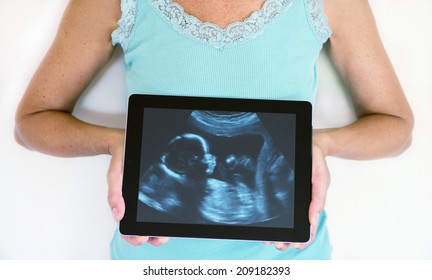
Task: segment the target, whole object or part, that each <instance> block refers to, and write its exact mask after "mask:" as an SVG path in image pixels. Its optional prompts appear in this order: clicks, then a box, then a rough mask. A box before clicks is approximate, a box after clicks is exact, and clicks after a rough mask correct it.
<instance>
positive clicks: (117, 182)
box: [107, 156, 125, 222]
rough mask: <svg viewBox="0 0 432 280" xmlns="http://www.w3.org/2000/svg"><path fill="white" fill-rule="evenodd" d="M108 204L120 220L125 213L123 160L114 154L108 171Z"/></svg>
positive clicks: (117, 219)
mask: <svg viewBox="0 0 432 280" xmlns="http://www.w3.org/2000/svg"><path fill="white" fill-rule="evenodd" d="M107 181H108V204H109V205H110V207H111V211H112V215H113V218H114V220H115V221H116V222H119V221H120V220H121V219H122V218H123V216H124V213H125V203H124V199H123V194H122V181H123V161H122V160H120V159H117V158H116V157H114V156H113V158H112V159H111V162H110V166H109V168H108V173H107Z"/></svg>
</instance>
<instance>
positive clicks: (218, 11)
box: [173, 0, 266, 28]
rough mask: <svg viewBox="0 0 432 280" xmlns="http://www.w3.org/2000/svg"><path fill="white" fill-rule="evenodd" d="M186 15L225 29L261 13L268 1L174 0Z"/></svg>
mask: <svg viewBox="0 0 432 280" xmlns="http://www.w3.org/2000/svg"><path fill="white" fill-rule="evenodd" d="M173 2H176V3H178V4H179V5H180V6H181V7H182V8H183V9H184V10H185V12H186V13H188V14H190V15H192V16H194V17H196V18H197V19H199V20H200V21H202V22H210V23H213V24H215V25H217V26H219V27H220V28H225V27H226V26H227V25H229V24H230V23H233V22H241V21H244V20H245V19H246V18H248V17H249V16H250V15H251V14H252V13H253V12H256V11H259V10H260V9H261V8H262V7H263V4H264V3H265V2H266V0H174V1H173Z"/></svg>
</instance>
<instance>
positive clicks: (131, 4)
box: [111, 0, 137, 50]
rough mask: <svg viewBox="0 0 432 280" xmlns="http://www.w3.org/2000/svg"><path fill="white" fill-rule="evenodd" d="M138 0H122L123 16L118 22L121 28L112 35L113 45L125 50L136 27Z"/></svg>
mask: <svg viewBox="0 0 432 280" xmlns="http://www.w3.org/2000/svg"><path fill="white" fill-rule="evenodd" d="M136 6H137V5H136V0H122V1H121V11H122V16H121V18H120V20H119V21H118V25H119V27H118V28H117V29H116V30H114V32H113V33H112V34H111V38H112V44H113V45H116V44H120V45H121V46H122V48H123V49H124V50H126V49H127V46H128V42H129V37H130V36H131V34H132V31H133V29H134V26H135V18H136V9H137V8H136Z"/></svg>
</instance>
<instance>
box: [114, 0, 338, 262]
mask: <svg viewBox="0 0 432 280" xmlns="http://www.w3.org/2000/svg"><path fill="white" fill-rule="evenodd" d="M121 8H122V18H121V19H120V21H119V28H118V29H116V30H115V31H114V32H113V34H112V41H113V44H115V45H116V44H118V45H120V46H121V47H122V49H123V51H124V60H125V69H126V86H127V89H126V92H127V96H129V95H131V94H133V93H141V94H146V93H151V94H161V95H182V96H209V97H236V98H260V99H278V100H306V101H309V102H311V103H312V104H313V103H314V101H315V94H316V90H317V76H316V60H317V58H318V56H319V53H320V51H321V49H322V45H323V43H324V42H325V41H326V40H327V39H328V38H329V36H330V34H331V30H330V28H329V26H328V24H327V18H326V16H325V14H324V11H323V5H322V0H267V1H266V2H265V4H264V5H263V7H262V8H261V9H260V10H259V11H256V12H254V13H253V14H251V15H250V17H249V18H247V19H246V20H244V21H242V22H236V23H232V24H230V25H228V26H227V27H226V28H224V29H221V28H219V27H218V26H216V25H214V24H211V23H206V22H201V21H200V20H199V19H197V18H195V17H193V16H191V15H189V14H187V13H186V12H185V11H184V10H183V9H182V7H181V6H180V5H179V4H177V3H175V2H173V1H171V0H122V5H121ZM325 221H326V216H325V213H324V212H323V213H322V214H321V217H320V223H319V228H318V232H317V237H316V239H315V241H314V242H313V243H312V244H311V245H310V246H308V247H307V248H306V249H304V250H296V249H288V250H287V251H285V252H280V251H278V250H276V249H275V248H273V247H272V246H266V245H263V244H262V243H261V242H246V241H228V240H206V239H182V238H171V239H170V241H169V242H168V243H167V244H165V245H163V246H160V247H153V246H151V245H148V244H145V245H142V246H139V247H135V246H132V245H129V244H127V243H126V242H125V241H124V240H123V239H122V238H121V237H120V235H119V234H118V232H116V234H115V235H114V238H113V240H112V243H111V257H112V258H113V259H328V258H330V256H331V245H330V242H329V238H328V232H327V228H326V223H325Z"/></svg>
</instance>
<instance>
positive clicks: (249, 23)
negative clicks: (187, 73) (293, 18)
mask: <svg viewBox="0 0 432 280" xmlns="http://www.w3.org/2000/svg"><path fill="white" fill-rule="evenodd" d="M148 1H149V3H150V4H151V5H152V6H153V7H154V8H155V9H156V10H157V11H158V12H159V14H160V15H161V16H162V18H164V19H165V20H166V21H167V22H168V23H169V24H170V25H171V26H172V27H173V28H174V29H175V30H176V31H177V32H179V33H180V34H183V35H186V36H188V37H192V38H194V39H196V40H199V41H201V42H204V43H208V44H210V45H212V46H213V47H214V48H216V49H223V48H225V47H227V46H228V45H233V44H237V43H240V42H244V41H247V40H250V39H253V38H255V37H257V36H258V35H260V34H261V33H262V32H263V31H264V30H265V29H266V28H267V27H268V26H269V25H271V23H273V22H274V21H275V19H276V18H277V17H279V15H280V14H282V13H283V12H284V11H285V10H287V9H288V8H289V7H290V6H291V5H292V2H293V0H266V1H265V2H264V4H263V6H262V8H261V9H260V10H258V11H255V12H253V13H252V14H251V15H250V16H249V17H248V18H246V19H245V20H243V21H238V22H234V23H231V24H229V25H228V26H226V27H225V28H221V27H219V26H218V25H216V24H213V23H210V22H202V21H200V20H199V19H197V18H196V17H194V16H192V15H190V14H188V13H186V12H185V11H184V9H183V7H182V6H181V5H180V4H178V3H176V2H173V1H172V0H148Z"/></svg>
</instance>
